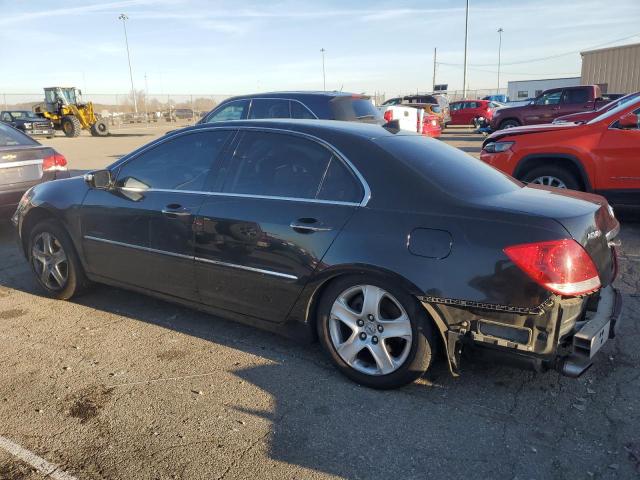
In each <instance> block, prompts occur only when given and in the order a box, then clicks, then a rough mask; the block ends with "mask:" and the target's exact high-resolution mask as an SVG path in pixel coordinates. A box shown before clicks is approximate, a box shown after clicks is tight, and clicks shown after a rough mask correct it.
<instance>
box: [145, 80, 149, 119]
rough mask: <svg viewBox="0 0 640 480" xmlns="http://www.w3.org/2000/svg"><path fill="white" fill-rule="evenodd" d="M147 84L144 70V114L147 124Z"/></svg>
mask: <svg viewBox="0 0 640 480" xmlns="http://www.w3.org/2000/svg"><path fill="white" fill-rule="evenodd" d="M148 105H149V84H148V83H147V72H144V116H145V121H146V123H147V125H148V124H149V107H148Z"/></svg>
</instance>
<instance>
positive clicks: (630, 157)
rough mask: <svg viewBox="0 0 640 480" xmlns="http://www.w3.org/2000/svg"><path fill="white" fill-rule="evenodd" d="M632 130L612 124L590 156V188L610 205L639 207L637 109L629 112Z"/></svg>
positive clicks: (639, 156) (639, 181)
mask: <svg viewBox="0 0 640 480" xmlns="http://www.w3.org/2000/svg"><path fill="white" fill-rule="evenodd" d="M633 114H634V115H636V117H637V119H638V121H637V122H636V128H621V127H620V123H619V120H616V121H614V122H613V123H612V124H611V125H610V127H609V128H608V129H607V130H606V131H605V132H604V133H603V135H602V137H601V139H600V142H599V144H598V146H597V147H596V148H595V149H594V151H593V156H594V158H596V159H597V160H598V163H597V168H596V169H597V177H596V185H594V188H595V189H596V190H598V191H608V192H606V193H607V197H609V198H610V199H611V200H612V201H613V202H614V203H622V204H630V205H638V204H640V109H637V110H635V111H633Z"/></svg>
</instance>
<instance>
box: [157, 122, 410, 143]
mask: <svg viewBox="0 0 640 480" xmlns="http://www.w3.org/2000/svg"><path fill="white" fill-rule="evenodd" d="M242 127H252V128H264V129H276V130H283V131H284V130H288V131H292V132H297V133H306V134H310V135H318V136H321V135H322V134H323V133H327V134H330V133H343V134H347V135H354V136H358V137H361V138H368V139H374V138H381V137H394V136H398V135H402V136H404V135H416V134H414V133H413V132H408V131H399V132H398V131H395V130H388V129H386V128H383V127H382V126H381V125H374V124H370V123H362V122H346V121H340V120H296V119H261V120H230V121H224V122H212V123H201V124H197V125H193V126H189V127H186V128H183V129H180V130H174V131H173V132H171V133H170V134H175V133H179V132H187V131H198V130H207V129H211V128H242ZM394 132H396V133H394Z"/></svg>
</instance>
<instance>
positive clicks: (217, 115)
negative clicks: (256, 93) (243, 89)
mask: <svg viewBox="0 0 640 480" xmlns="http://www.w3.org/2000/svg"><path fill="white" fill-rule="evenodd" d="M248 107H249V100H236V101H233V102H229V103H228V104H226V105H223V106H222V107H220V109H216V111H214V112H213V113H212V114H211V115H209V117H207V120H206V123H209V122H225V121H227V120H242V119H244V118H247V109H248Z"/></svg>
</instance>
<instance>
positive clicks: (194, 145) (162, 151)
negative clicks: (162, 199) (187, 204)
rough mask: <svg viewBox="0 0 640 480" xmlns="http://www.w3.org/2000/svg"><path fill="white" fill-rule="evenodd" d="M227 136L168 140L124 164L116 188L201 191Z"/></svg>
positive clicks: (207, 134)
mask: <svg viewBox="0 0 640 480" xmlns="http://www.w3.org/2000/svg"><path fill="white" fill-rule="evenodd" d="M230 135H231V132H230V131H228V130H225V131H217V132H197V133H190V134H187V135H181V136H178V137H175V138H171V139H169V140H167V141H166V142H162V143H160V144H159V145H156V146H155V147H153V148H152V149H151V150H148V151H146V152H144V153H142V154H140V155H139V156H137V157H136V158H134V159H132V160H130V161H128V162H127V163H125V164H124V165H123V166H122V167H121V168H120V172H119V174H118V180H117V183H116V184H117V186H118V187H120V188H130V189H131V188H133V189H140V190H148V189H152V188H153V189H168V190H194V191H202V190H203V189H204V186H205V181H206V179H207V177H208V176H209V173H210V172H211V168H212V166H213V162H214V160H215V159H216V157H217V156H218V154H219V153H220V152H221V151H222V148H223V147H224V145H225V143H226V141H227V139H228V138H229V136H230Z"/></svg>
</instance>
